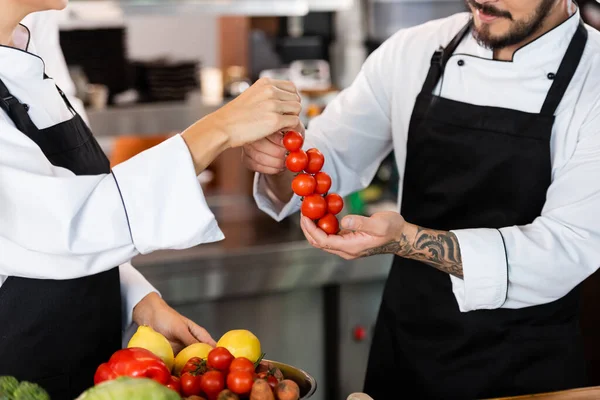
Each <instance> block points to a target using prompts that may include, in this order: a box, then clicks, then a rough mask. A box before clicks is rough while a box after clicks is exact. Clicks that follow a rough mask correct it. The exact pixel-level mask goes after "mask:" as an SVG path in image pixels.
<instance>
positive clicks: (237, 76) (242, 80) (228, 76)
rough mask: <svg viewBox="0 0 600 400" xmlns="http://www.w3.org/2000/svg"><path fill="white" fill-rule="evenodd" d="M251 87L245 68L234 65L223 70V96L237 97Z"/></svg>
mask: <svg viewBox="0 0 600 400" xmlns="http://www.w3.org/2000/svg"><path fill="white" fill-rule="evenodd" d="M251 85H252V82H251V81H250V79H248V75H247V73H246V68H244V67H242V66H239V65H234V66H231V67H228V68H227V69H226V70H225V88H224V89H225V96H226V97H230V98H231V97H237V96H239V95H240V94H242V93H243V92H244V91H245V90H246V89H248V88H249V87H250V86H251Z"/></svg>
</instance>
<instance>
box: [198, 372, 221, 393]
mask: <svg viewBox="0 0 600 400" xmlns="http://www.w3.org/2000/svg"><path fill="white" fill-rule="evenodd" d="M200 387H201V388H202V392H204V393H205V394H206V395H208V397H209V398H212V397H217V395H218V394H219V393H221V391H222V390H223V389H225V377H224V376H223V373H222V372H221V371H208V372H206V373H205V374H204V375H202V380H201V381H200Z"/></svg>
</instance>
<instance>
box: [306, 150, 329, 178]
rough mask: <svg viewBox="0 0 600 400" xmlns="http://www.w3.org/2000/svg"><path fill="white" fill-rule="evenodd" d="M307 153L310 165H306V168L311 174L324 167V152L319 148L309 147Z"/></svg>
mask: <svg viewBox="0 0 600 400" xmlns="http://www.w3.org/2000/svg"><path fill="white" fill-rule="evenodd" d="M306 155H307V156H308V165H307V166H306V167H304V170H305V171H306V172H308V173H309V174H316V173H317V172H319V171H320V170H321V168H323V164H325V157H324V156H323V153H321V152H320V151H319V150H317V149H309V150H308V151H307V152H306Z"/></svg>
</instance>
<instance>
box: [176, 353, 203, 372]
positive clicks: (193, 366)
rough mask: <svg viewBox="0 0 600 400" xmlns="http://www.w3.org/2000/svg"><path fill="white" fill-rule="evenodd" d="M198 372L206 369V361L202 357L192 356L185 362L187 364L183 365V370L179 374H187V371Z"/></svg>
mask: <svg viewBox="0 0 600 400" xmlns="http://www.w3.org/2000/svg"><path fill="white" fill-rule="evenodd" d="M192 371H194V372H197V373H200V374H201V373H203V372H204V371H206V361H205V360H203V359H202V358H200V357H192V358H190V359H189V360H188V362H186V363H185V365H184V366H183V368H182V369H181V372H180V373H179V376H181V375H183V374H185V373H186V372H192Z"/></svg>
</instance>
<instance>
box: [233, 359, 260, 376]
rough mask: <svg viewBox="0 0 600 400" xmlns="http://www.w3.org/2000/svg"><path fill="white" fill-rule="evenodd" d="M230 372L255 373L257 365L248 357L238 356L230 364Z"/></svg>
mask: <svg viewBox="0 0 600 400" xmlns="http://www.w3.org/2000/svg"><path fill="white" fill-rule="evenodd" d="M229 371H230V372H236V371H242V372H250V373H254V371H255V367H254V363H253V362H252V361H250V360H248V359H247V358H246V357H238V358H236V359H235V360H233V361H232V362H231V365H230V366H229Z"/></svg>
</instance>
